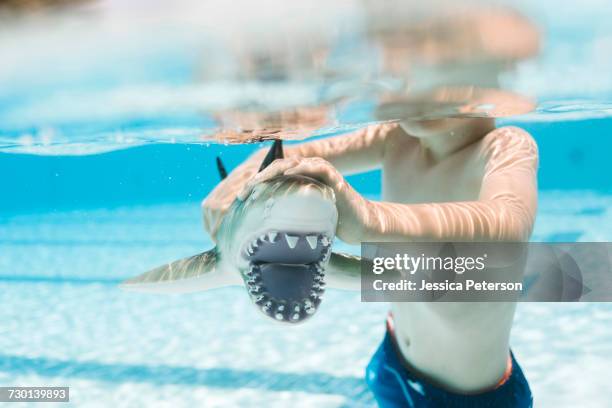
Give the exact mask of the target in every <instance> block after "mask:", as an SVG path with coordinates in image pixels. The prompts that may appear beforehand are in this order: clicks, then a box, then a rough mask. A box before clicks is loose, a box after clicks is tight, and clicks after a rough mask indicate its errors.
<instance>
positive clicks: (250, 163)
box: [202, 151, 265, 241]
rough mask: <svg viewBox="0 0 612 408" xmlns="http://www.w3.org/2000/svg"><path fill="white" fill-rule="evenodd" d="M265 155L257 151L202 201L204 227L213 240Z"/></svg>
mask: <svg viewBox="0 0 612 408" xmlns="http://www.w3.org/2000/svg"><path fill="white" fill-rule="evenodd" d="M264 155H265V151H259V152H257V153H255V154H254V155H253V156H251V157H250V158H249V159H248V160H247V161H245V162H244V163H243V164H241V165H240V166H239V167H237V168H236V169H234V170H233V171H232V172H231V173H230V174H229V175H228V177H227V178H226V179H224V180H222V181H221V182H220V183H219V184H218V185H217V186H216V187H215V188H214V189H213V190H212V191H211V192H210V193H209V194H208V196H207V197H206V198H205V199H204V200H203V201H202V215H203V218H204V229H206V231H207V232H208V233H209V234H210V237H211V238H212V240H213V241H215V240H216V236H217V230H218V229H219V226H220V225H221V221H223V217H224V216H225V214H226V213H227V210H228V209H229V207H230V206H231V205H232V203H233V202H234V200H235V199H236V195H237V194H238V192H240V190H242V189H243V188H244V186H245V184H246V183H247V181H249V180H250V179H252V178H253V176H254V175H255V174H257V171H258V170H259V166H260V165H261V160H262V158H263V156H264Z"/></svg>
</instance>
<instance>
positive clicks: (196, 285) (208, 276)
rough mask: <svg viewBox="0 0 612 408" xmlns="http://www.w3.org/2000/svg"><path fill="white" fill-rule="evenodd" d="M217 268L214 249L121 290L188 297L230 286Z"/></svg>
mask: <svg viewBox="0 0 612 408" xmlns="http://www.w3.org/2000/svg"><path fill="white" fill-rule="evenodd" d="M216 265H217V249H216V248H213V249H211V250H209V251H206V252H202V253H201V254H197V255H194V256H191V257H188V258H184V259H180V260H178V261H174V262H171V263H169V264H166V265H163V266H160V267H157V268H155V269H153V270H150V271H148V272H145V273H143V274H142V275H138V276H136V277H134V278H131V279H128V280H126V281H124V282H122V283H121V285H120V287H121V289H125V290H132V291H138V292H153V293H188V292H197V291H201V290H206V289H212V288H215V287H219V286H225V285H227V284H229V283H230V282H228V281H227V279H225V278H224V277H223V276H224V275H223V274H220V273H218V272H219V271H216Z"/></svg>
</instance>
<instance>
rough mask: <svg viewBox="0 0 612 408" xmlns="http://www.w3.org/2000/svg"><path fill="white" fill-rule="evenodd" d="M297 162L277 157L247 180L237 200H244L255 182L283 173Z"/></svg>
mask: <svg viewBox="0 0 612 408" xmlns="http://www.w3.org/2000/svg"><path fill="white" fill-rule="evenodd" d="M297 163H298V161H297V160H296V159H277V160H275V161H274V162H272V164H270V165H269V166H268V167H266V168H265V169H264V170H262V171H261V172H259V173H257V174H256V175H255V176H254V177H253V178H252V179H251V180H249V181H248V182H247V183H246V185H245V186H244V188H243V189H242V190H241V191H240V193H238V199H239V200H245V199H246V198H247V197H248V195H249V193H250V192H251V190H252V189H253V187H254V186H255V185H256V184H259V183H262V182H264V181H266V180H269V179H271V178H274V177H276V176H278V175H280V174H284V173H285V171H286V170H287V169H289V168H291V167H293V166H295V165H296V164H297Z"/></svg>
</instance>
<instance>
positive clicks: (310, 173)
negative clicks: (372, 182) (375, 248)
mask: <svg viewBox="0 0 612 408" xmlns="http://www.w3.org/2000/svg"><path fill="white" fill-rule="evenodd" d="M281 174H284V175H288V176H289V175H297V174H300V175H303V176H307V177H311V178H313V179H316V180H319V181H321V182H322V183H324V184H326V185H328V186H330V187H331V188H332V189H333V190H334V192H335V194H336V206H337V207H338V227H337V231H336V234H337V235H338V237H339V238H340V239H342V240H343V241H345V242H348V243H359V242H361V239H362V232H363V228H364V225H365V221H366V219H367V217H366V214H367V208H368V201H367V200H366V199H365V198H363V197H362V196H361V195H360V194H359V193H357V192H356V191H355V190H354V189H353V188H352V187H351V186H350V185H349V184H348V183H347V181H346V179H345V178H344V177H343V176H342V174H340V172H339V171H338V170H336V168H335V167H334V166H332V165H331V164H330V163H329V162H328V161H326V160H324V159H322V158H319V157H290V158H286V159H278V160H275V161H274V162H273V163H272V164H270V165H269V166H268V167H267V168H266V169H264V170H263V171H262V172H261V173H258V174H257V175H255V177H253V178H252V179H251V180H250V181H249V182H247V183H246V185H245V186H244V188H243V189H242V191H240V193H238V199H239V200H244V199H246V198H247V197H248V195H249V193H250V191H251V189H252V188H253V187H254V186H255V185H256V184H258V183H262V182H264V181H266V180H269V179H271V178H274V177H276V176H279V175H281Z"/></svg>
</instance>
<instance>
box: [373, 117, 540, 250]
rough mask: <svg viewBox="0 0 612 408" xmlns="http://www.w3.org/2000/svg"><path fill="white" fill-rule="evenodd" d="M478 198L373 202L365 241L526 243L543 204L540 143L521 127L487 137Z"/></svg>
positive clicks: (501, 129)
mask: <svg viewBox="0 0 612 408" xmlns="http://www.w3.org/2000/svg"><path fill="white" fill-rule="evenodd" d="M482 154H483V156H484V160H485V162H486V165H485V175H484V178H483V181H482V187H481V190H480V196H479V199H478V200H477V201H471V202H451V203H432V204H414V205H406V204H394V203H384V202H369V203H368V205H367V206H366V207H365V211H364V214H363V217H364V229H363V232H362V233H363V235H362V239H363V240H364V241H403V240H408V241H476V242H478V241H525V240H527V239H528V238H529V235H530V234H531V230H532V227H533V223H534V220H535V212H536V206H537V179H536V175H537V166H538V150H537V145H536V144H535V142H534V140H533V139H532V138H531V136H530V135H529V134H528V133H527V132H525V131H523V130H521V129H518V128H515V127H506V128H500V129H497V130H495V131H493V132H491V133H490V134H489V135H487V136H486V137H485V139H484V140H483V150H482Z"/></svg>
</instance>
